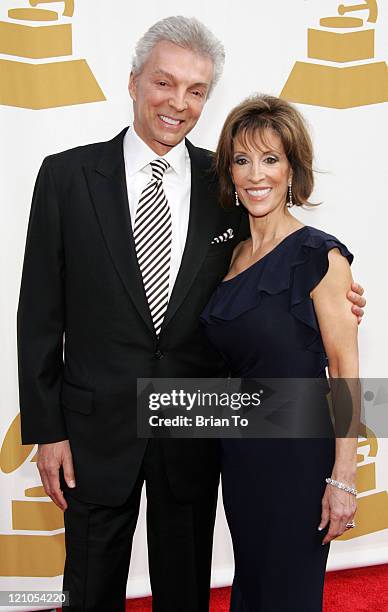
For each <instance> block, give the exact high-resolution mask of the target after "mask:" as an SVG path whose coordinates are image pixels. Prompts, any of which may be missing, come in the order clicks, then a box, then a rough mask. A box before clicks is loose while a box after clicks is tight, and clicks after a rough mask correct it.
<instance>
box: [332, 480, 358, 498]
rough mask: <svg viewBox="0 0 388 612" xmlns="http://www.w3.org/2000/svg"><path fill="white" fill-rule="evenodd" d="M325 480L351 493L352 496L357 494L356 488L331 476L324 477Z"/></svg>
mask: <svg viewBox="0 0 388 612" xmlns="http://www.w3.org/2000/svg"><path fill="white" fill-rule="evenodd" d="M326 482H327V484H330V485H332V486H333V487H337V489H342V490H343V491H346V492H347V493H351V494H352V495H354V496H356V495H357V489H355V488H354V487H349V486H348V485H346V484H345V483H344V482H339V481H338V480H333V479H332V478H326Z"/></svg>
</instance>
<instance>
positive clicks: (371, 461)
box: [339, 427, 388, 540]
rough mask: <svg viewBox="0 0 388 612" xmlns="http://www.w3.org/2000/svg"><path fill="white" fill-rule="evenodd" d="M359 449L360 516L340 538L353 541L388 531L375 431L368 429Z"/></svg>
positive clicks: (386, 497)
mask: <svg viewBox="0 0 388 612" xmlns="http://www.w3.org/2000/svg"><path fill="white" fill-rule="evenodd" d="M365 430H366V431H365V437H363V438H360V439H359V442H358V449H357V480H356V487H357V491H358V496H357V513H356V519H355V522H356V527H355V528H354V529H348V530H347V531H345V533H344V534H343V535H342V536H341V537H340V538H339V539H341V540H351V539H353V538H358V537H359V536H363V535H367V534H369V533H376V532H377V531H382V530H383V529H388V492H387V491H385V490H378V489H377V488H376V457H377V453H378V448H379V443H378V440H377V438H376V435H375V434H374V432H373V431H372V430H371V429H370V428H369V427H366V428H365Z"/></svg>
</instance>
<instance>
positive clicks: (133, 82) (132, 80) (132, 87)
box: [128, 72, 136, 102]
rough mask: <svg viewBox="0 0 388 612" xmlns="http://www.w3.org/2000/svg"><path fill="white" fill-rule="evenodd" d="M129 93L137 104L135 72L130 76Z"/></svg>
mask: <svg viewBox="0 0 388 612" xmlns="http://www.w3.org/2000/svg"><path fill="white" fill-rule="evenodd" d="M128 91H129V95H130V96H131V98H132V100H133V101H134V102H136V75H135V74H134V73H133V72H131V74H130V75H129V83H128Z"/></svg>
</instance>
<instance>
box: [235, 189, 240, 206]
mask: <svg viewBox="0 0 388 612" xmlns="http://www.w3.org/2000/svg"><path fill="white" fill-rule="evenodd" d="M234 197H235V199H236V206H240V202H239V201H238V193H237V191H235V192H234Z"/></svg>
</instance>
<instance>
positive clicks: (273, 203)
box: [231, 128, 292, 217]
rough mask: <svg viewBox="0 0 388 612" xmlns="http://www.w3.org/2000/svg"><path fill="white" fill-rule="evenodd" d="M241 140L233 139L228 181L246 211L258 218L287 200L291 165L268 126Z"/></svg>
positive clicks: (240, 138) (279, 207) (239, 138)
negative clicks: (233, 187)
mask: <svg viewBox="0 0 388 612" xmlns="http://www.w3.org/2000/svg"><path fill="white" fill-rule="evenodd" d="M262 136H263V138H261V137H260V135H259V132H256V133H255V134H253V138H246V139H243V138H242V136H241V134H240V135H237V136H236V138H235V139H234V143H233V144H234V148H233V158H232V168H231V174H232V180H233V183H234V184H235V187H236V191H237V193H238V196H239V198H240V201H241V202H242V203H243V204H244V206H245V207H246V209H247V210H248V212H249V214H251V215H252V216H254V217H262V216H264V215H267V214H268V213H270V212H273V211H274V210H278V209H282V208H283V207H284V206H285V203H286V200H287V190H288V183H289V181H290V179H291V176H292V170H291V166H290V164H289V161H288V159H287V157H286V154H285V152H284V148H283V144H282V141H281V138H280V136H279V135H278V134H277V133H276V132H274V131H273V130H271V129H269V128H268V129H266V130H264V132H263V135H262Z"/></svg>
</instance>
